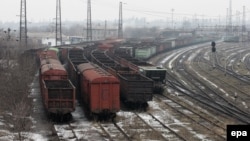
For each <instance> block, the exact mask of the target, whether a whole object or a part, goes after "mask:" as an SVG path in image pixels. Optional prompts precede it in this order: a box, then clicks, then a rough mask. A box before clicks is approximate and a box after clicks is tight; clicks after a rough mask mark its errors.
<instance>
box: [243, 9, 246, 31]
mask: <svg viewBox="0 0 250 141" xmlns="http://www.w3.org/2000/svg"><path fill="white" fill-rule="evenodd" d="M245 31H246V7H245V6H243V17H242V32H245Z"/></svg>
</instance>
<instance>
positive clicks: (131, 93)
mask: <svg viewBox="0 0 250 141" xmlns="http://www.w3.org/2000/svg"><path fill="white" fill-rule="evenodd" d="M118 76H119V78H120V83H121V97H122V98H123V99H124V100H125V101H126V102H133V103H137V102H138V103H146V102H148V101H151V100H152V98H153V87H154V82H153V81H152V80H150V79H148V78H146V77H143V76H142V75H139V74H119V75H118Z"/></svg>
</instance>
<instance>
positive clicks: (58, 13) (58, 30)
mask: <svg viewBox="0 0 250 141" xmlns="http://www.w3.org/2000/svg"><path fill="white" fill-rule="evenodd" d="M58 43H59V44H58ZM57 45H62V23H61V0H57V1H56V46H57Z"/></svg>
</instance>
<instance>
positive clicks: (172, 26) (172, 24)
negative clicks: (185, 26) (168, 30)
mask: <svg viewBox="0 0 250 141" xmlns="http://www.w3.org/2000/svg"><path fill="white" fill-rule="evenodd" d="M171 11H172V29H174V9H172V10H171Z"/></svg>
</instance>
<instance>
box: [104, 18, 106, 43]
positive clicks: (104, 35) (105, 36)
mask: <svg viewBox="0 0 250 141" xmlns="http://www.w3.org/2000/svg"><path fill="white" fill-rule="evenodd" d="M106 36H107V20H105V27H104V39H106Z"/></svg>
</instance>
